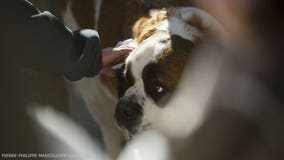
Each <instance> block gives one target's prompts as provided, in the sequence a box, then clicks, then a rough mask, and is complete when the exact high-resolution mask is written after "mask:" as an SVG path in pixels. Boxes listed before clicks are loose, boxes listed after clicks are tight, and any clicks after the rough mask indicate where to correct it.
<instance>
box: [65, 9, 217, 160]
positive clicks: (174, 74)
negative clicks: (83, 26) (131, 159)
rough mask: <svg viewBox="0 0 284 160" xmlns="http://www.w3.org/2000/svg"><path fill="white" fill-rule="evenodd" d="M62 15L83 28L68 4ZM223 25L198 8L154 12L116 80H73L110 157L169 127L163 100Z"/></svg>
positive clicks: (136, 29)
mask: <svg viewBox="0 0 284 160" xmlns="http://www.w3.org/2000/svg"><path fill="white" fill-rule="evenodd" d="M67 4H68V3H67ZM69 7H70V5H69ZM60 13H61V16H62V17H63V20H64V22H65V24H66V25H67V26H71V27H73V28H72V29H77V28H79V25H78V24H79V23H80V21H76V18H74V17H73V14H72V10H71V9H70V8H68V5H67V8H65V10H61V12H60ZM77 17H78V16H77ZM109 25H112V23H111V20H109ZM221 28H222V27H220V24H219V23H218V22H217V21H216V20H215V19H214V18H213V17H212V16H210V15H209V14H208V13H206V12H205V11H202V10H200V9H197V8H194V7H171V8H161V9H153V10H150V11H149V13H148V14H147V15H145V16H142V17H141V18H139V20H138V21H137V22H136V23H135V24H134V26H133V28H132V35H133V39H134V40H135V41H136V42H137V44H138V45H137V48H135V49H134V50H133V51H132V52H131V53H130V54H129V56H128V57H127V59H126V60H125V63H124V65H123V67H122V68H121V69H120V70H119V71H118V75H117V77H116V78H109V77H104V76H97V77H94V78H84V79H82V80H80V81H78V82H74V87H75V88H76V90H77V91H78V92H79V93H80V95H81V96H82V98H83V99H84V100H85V102H86V104H87V106H88V108H89V110H90V112H91V113H92V114H93V116H94V118H95V119H96V120H97V122H98V123H99V124H100V126H101V129H102V134H103V138H104V143H105V147H106V150H107V152H108V154H109V155H110V156H111V157H116V156H117V155H118V154H119V152H120V151H121V148H122V147H123V145H124V144H125V142H126V141H127V140H128V138H130V137H132V136H134V135H135V134H137V133H140V132H142V131H145V130H150V129H151V130H158V131H165V130H171V127H170V126H167V125H165V124H163V121H162V120H161V118H160V117H161V116H163V115H169V116H170V113H167V109H166V108H165V104H166V103H167V101H168V100H169V98H170V96H171V95H172V94H173V93H174V91H175V89H176V87H177V86H178V83H179V80H180V78H181V77H182V73H183V69H184V67H185V66H186V64H187V61H188V59H189V57H190V55H191V52H192V50H194V48H195V47H196V46H198V45H199V44H200V43H202V41H203V40H204V39H205V38H206V37H207V36H209V35H210V34H218V33H219V32H222V31H221V30H222V29H221ZM103 38H104V37H101V39H103ZM117 126H118V127H117ZM165 127H166V128H165ZM118 128H120V129H121V130H120V129H118Z"/></svg>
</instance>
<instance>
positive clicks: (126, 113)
mask: <svg viewBox="0 0 284 160" xmlns="http://www.w3.org/2000/svg"><path fill="white" fill-rule="evenodd" d="M141 116H142V107H141V106H140V105H139V104H138V103H137V102H136V100H135V99H133V98H131V97H122V98H121V99H120V100H119V101H118V103H117V106H116V111H115V119H116V121H117V123H118V125H119V126H120V127H123V128H125V129H127V130H128V131H130V132H135V127H136V125H138V124H139V122H140V119H141Z"/></svg>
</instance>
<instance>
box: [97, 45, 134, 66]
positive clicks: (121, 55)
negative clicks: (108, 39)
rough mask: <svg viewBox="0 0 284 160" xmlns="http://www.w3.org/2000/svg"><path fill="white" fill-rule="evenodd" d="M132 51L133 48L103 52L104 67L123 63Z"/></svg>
mask: <svg viewBox="0 0 284 160" xmlns="http://www.w3.org/2000/svg"><path fill="white" fill-rule="evenodd" d="M132 50H133V49H132V48H122V49H120V50H112V49H109V48H107V49H106V50H103V55H102V56H103V65H104V66H109V65H115V64H118V63H120V62H122V61H123V60H124V59H125V58H126V57H127V56H128V53H129V52H131V51H132Z"/></svg>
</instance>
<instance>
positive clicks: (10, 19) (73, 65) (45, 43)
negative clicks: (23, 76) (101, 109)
mask: <svg viewBox="0 0 284 160" xmlns="http://www.w3.org/2000/svg"><path fill="white" fill-rule="evenodd" d="M0 6H1V7H0V20H1V22H2V24H1V29H0V31H1V32H2V36H1V41H2V42H1V44H3V46H0V47H1V48H2V49H3V50H4V53H2V54H9V56H12V57H13V59H14V60H15V61H16V63H17V64H20V65H21V66H25V67H31V68H34V69H38V70H45V71H48V72H53V73H59V74H64V75H65V76H66V77H67V78H68V79H70V80H78V79H80V78H82V77H90V76H94V75H96V74H97V73H98V72H99V71H100V69H101V68H102V56H101V48H100V40H99V35H98V33H97V32H96V31H94V30H78V31H75V32H72V31H70V30H69V29H68V28H67V27H65V26H64V25H63V24H62V23H61V22H59V20H58V19H57V18H56V17H55V16H54V15H52V14H51V13H49V12H47V11H45V12H40V11H38V10H37V9H36V8H35V7H34V6H33V5H32V4H31V3H29V2H27V1H24V0H9V1H6V2H5V1H4V3H3V4H1V5H0Z"/></svg>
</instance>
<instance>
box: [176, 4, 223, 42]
mask: <svg viewBox="0 0 284 160" xmlns="http://www.w3.org/2000/svg"><path fill="white" fill-rule="evenodd" d="M171 14H173V15H175V16H178V17H180V18H181V19H182V20H183V21H185V22H186V23H187V24H189V25H192V26H194V27H197V28H199V29H201V30H202V31H205V32H206V33H209V34H210V35H213V36H219V37H220V36H221V37H223V36H225V35H226V31H225V29H224V28H223V26H222V25H221V24H220V23H219V22H218V21H217V20H216V19H215V18H214V17H213V16H211V15H210V14H209V13H207V12H205V11H203V10H201V9H198V8H195V7H177V8H173V9H172V10H171Z"/></svg>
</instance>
